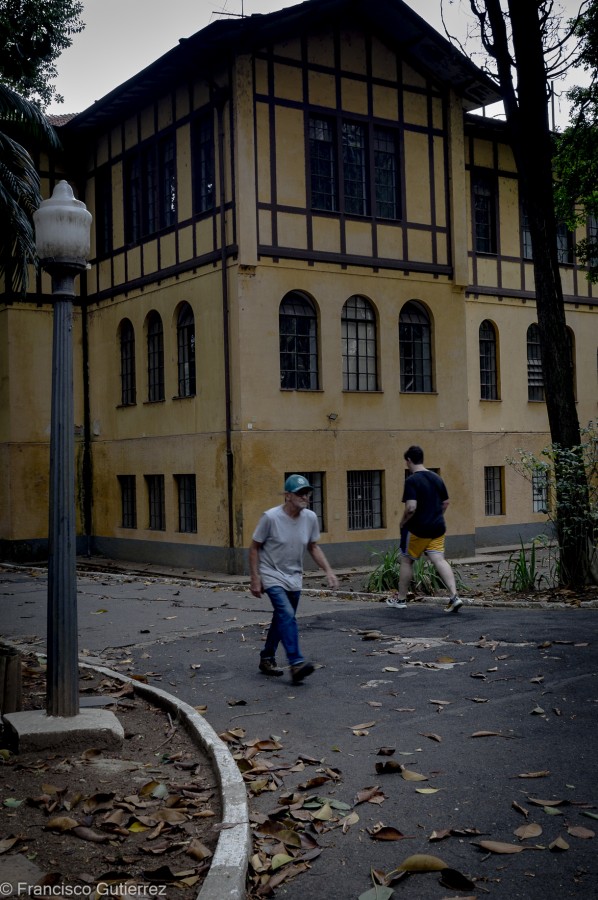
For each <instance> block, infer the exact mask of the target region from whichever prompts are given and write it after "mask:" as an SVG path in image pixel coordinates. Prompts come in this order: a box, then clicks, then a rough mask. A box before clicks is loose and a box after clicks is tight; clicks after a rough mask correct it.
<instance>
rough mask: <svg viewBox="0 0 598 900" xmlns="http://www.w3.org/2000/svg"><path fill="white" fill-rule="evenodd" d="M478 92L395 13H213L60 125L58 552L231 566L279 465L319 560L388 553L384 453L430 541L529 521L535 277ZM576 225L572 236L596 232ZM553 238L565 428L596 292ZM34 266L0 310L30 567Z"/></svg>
mask: <svg viewBox="0 0 598 900" xmlns="http://www.w3.org/2000/svg"><path fill="white" fill-rule="evenodd" d="M498 99H499V95H498V91H497V88H496V85H494V84H493V83H492V82H491V81H490V80H489V79H488V78H487V77H486V76H484V75H483V74H482V73H481V72H480V71H479V70H478V69H477V68H476V67H475V66H474V65H473V64H472V63H471V62H470V60H469V59H467V58H466V57H464V56H463V55H462V54H460V53H459V52H458V51H457V50H456V49H454V48H453V47H451V46H450V45H449V44H448V43H447V42H446V41H445V39H444V38H443V37H441V36H440V35H438V34H437V33H436V32H435V31H434V30H433V29H431V28H430V26H429V25H428V24H427V23H426V22H424V21H423V20H422V19H421V18H420V17H418V16H417V15H416V14H415V13H414V12H413V11H412V10H410V8H409V7H408V6H407V5H406V4H404V3H402V2H400V0H377V2H376V3H371V2H369V3H366V2H361V0H354V2H348V0H309V2H306V3H302V4H300V5H298V6H296V7H291V8H288V9H285V10H282V11H281V12H278V13H272V14H269V15H255V16H250V17H248V18H245V19H238V20H230V21H229V20H222V21H217V22H215V23H213V24H212V25H210V26H208V27H207V28H205V29H204V30H202V31H201V32H198V33H197V34H195V35H193V36H192V37H190V38H189V39H187V40H184V41H181V42H180V44H179V45H178V46H177V47H175V48H174V49H173V50H172V51H170V52H169V53H168V54H166V55H165V56H164V57H162V58H161V59H159V60H157V61H156V62H155V63H154V64H153V65H151V66H149V67H148V68H147V69H145V70H144V71H143V72H141V73H139V74H138V75H137V76H135V77H134V78H132V79H130V81H128V82H126V83H125V84H123V85H121V86H120V87H119V88H117V89H116V90H114V91H112V92H111V93H110V94H108V95H107V96H106V97H104V98H103V99H101V100H100V101H98V102H96V103H95V104H94V105H93V106H92V107H90V108H89V109H87V110H85V111H84V112H82V113H80V114H79V115H77V116H75V117H74V118H72V119H70V120H69V121H68V122H67V123H66V124H64V125H62V126H61V127H60V128H59V132H60V135H61V138H62V140H63V143H64V146H65V148H66V154H65V156H64V157H63V158H61V159H60V160H55V161H50V162H48V161H44V160H40V169H41V173H42V177H43V183H44V196H45V197H47V196H49V194H50V193H51V190H52V188H53V186H54V184H55V183H56V182H57V181H58V180H60V179H61V178H63V177H65V178H67V179H68V180H69V182H70V183H71V184H72V186H73V188H74V189H75V192H76V195H77V196H78V197H79V198H80V199H82V200H84V201H85V203H86V204H87V207H88V209H89V210H90V212H91V213H92V215H93V228H92V247H93V251H92V253H93V258H92V260H91V268H90V270H89V271H88V272H87V273H86V275H85V276H84V277H82V278H81V281H80V289H81V304H80V305H79V306H78V308H77V312H76V316H75V328H74V335H73V340H74V346H75V372H76V385H75V394H76V396H75V418H76V453H77V494H76V496H77V504H78V519H79V521H78V534H79V550H80V552H84V551H90V552H92V553H102V554H105V555H107V556H112V557H119V558H123V559H130V560H137V561H145V562H147V561H151V562H158V563H163V564H169V565H182V566H188V567H194V568H195V569H199V570H202V569H203V570H216V571H231V572H232V571H243V570H244V568H245V567H246V548H247V546H248V544H249V543H250V541H251V535H252V532H253V528H254V527H255V524H256V522H257V520H258V517H259V515H260V513H261V512H262V510H263V509H265V508H267V507H269V506H273V505H275V504H276V503H277V502H281V500H282V486H283V483H284V479H285V476H286V475H287V474H288V473H291V472H302V473H306V474H308V475H309V477H310V479H311V481H312V483H313V484H314V486H315V488H316V490H315V493H314V499H313V504H314V509H315V510H316V512H317V513H318V516H319V518H320V525H321V529H322V539H321V543H322V544H323V546H324V547H325V550H326V554H327V556H328V558H329V559H330V561H331V563H332V564H333V565H335V566H342V565H365V564H367V563H369V562H370V561H371V553H372V549H374V548H377V549H381V548H385V547H387V546H390V545H392V544H395V543H396V542H397V540H398V532H399V527H398V526H399V520H400V517H401V512H402V504H401V497H402V485H403V480H404V476H405V465H404V461H403V453H404V451H405V449H406V448H407V447H408V446H409V445H410V444H413V443H416V444H421V446H422V447H423V448H424V451H425V463H426V465H427V466H429V467H430V468H434V469H437V470H438V471H439V472H440V473H441V474H442V476H443V477H444V479H445V481H446V483H447V487H448V490H449V494H450V496H451V506H450V509H449V513H448V529H449V531H448V537H447V552H448V554H449V556H450V555H453V556H459V555H466V554H472V553H473V552H474V550H475V548H476V547H479V546H487V545H491V544H504V543H514V542H517V541H518V540H519V537H520V536H522V537H524V538H529V537H530V536H532V535H535V534H537V533H539V532H541V531H542V530H543V529H544V528H545V524H546V515H545V514H544V512H543V509H544V507H545V503H546V498H545V496H544V495H543V486H542V485H541V484H535V485H530V484H528V483H527V482H526V481H525V480H524V479H523V478H522V477H521V476H520V475H518V474H517V473H516V472H515V471H514V469H513V468H512V467H511V466H509V465H508V463H507V461H506V460H507V457H509V456H511V455H514V454H515V453H516V450H517V448H519V447H524V448H526V449H529V450H532V451H535V452H538V451H540V450H541V449H542V448H543V447H544V446H546V445H547V444H548V443H549V440H550V437H549V433H548V420H547V414H546V406H545V403H544V402H543V383H542V368H541V363H540V362H539V350H538V335H537V316H536V308H535V298H534V283H533V265H532V260H531V250H530V241H529V233H528V231H527V225H526V217H525V211H524V210H523V209H522V208H521V204H520V199H519V192H518V181H517V172H516V168H515V164H514V160H513V156H512V153H511V150H510V148H509V146H508V143H507V141H506V135H505V130H504V125H503V124H502V123H501V122H499V121H496V120H494V119H490V118H485V117H484V115H483V107H484V106H486V105H488V104H491V103H493V102H495V101H496V100H498ZM589 227H592V225H591V224H590V226H589ZM582 236H583V235H580V234H578V235H577V236H574V235H570V234H568V233H567V232H566V231H564V232H563V231H561V232H560V233H559V240H560V247H559V257H560V262H561V275H562V278H563V288H564V294H565V303H566V318H567V324H568V327H569V333H570V338H571V350H572V354H573V360H574V365H575V372H576V389H577V401H578V415H579V419H580V422H581V424H582V425H583V424H585V423H587V422H588V421H589V420H590V419H592V418H593V417H594V416H595V413H596V379H597V373H596V348H597V343H598V341H597V326H596V323H597V321H598V320H597V319H596V315H597V306H596V288H592V287H591V286H590V285H589V284H588V282H587V280H586V278H585V274H584V271H583V270H581V269H579V268H578V267H577V265H576V263H575V259H574V257H573V253H572V246H573V240H574V239H575V237H577V238H579V237H582ZM49 294H50V285H49V279H48V276H46V275H43V276H41V277H40V278H39V279H38V281H37V283H35V282H34V283H33V284H32V286H31V288H30V294H29V295H28V298H27V301H26V302H17V301H14V300H12V299H11V298H5V299H6V300H7V301H8V302H6V303H5V304H3V305H2V306H1V307H0V347H1V355H0V550H1V552H2V556H3V558H5V559H27V558H35V557H43V556H44V554H45V553H47V528H48V526H47V505H48V468H49V459H48V446H49V443H48V441H49V423H50V370H51V343H52V341H51V329H52V309H51V306H50V304H49V302H48V301H49Z"/></svg>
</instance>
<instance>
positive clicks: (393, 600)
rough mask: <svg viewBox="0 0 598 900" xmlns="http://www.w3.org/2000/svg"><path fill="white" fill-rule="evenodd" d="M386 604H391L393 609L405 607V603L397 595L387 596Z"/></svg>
mask: <svg viewBox="0 0 598 900" xmlns="http://www.w3.org/2000/svg"><path fill="white" fill-rule="evenodd" d="M386 605H387V606H392V607H393V608H394V609H407V604H406V603H405V601H404V600H399V598H398V597H387V598H386Z"/></svg>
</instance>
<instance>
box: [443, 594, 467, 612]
mask: <svg viewBox="0 0 598 900" xmlns="http://www.w3.org/2000/svg"><path fill="white" fill-rule="evenodd" d="M462 606H463V601H462V600H461V598H460V597H457V595H456V594H455V596H454V597H451V599H450V600H449V602H448V603H447V605H446V606H445V607H444V611H445V612H446V613H457V612H459V610H460V609H461V607H462Z"/></svg>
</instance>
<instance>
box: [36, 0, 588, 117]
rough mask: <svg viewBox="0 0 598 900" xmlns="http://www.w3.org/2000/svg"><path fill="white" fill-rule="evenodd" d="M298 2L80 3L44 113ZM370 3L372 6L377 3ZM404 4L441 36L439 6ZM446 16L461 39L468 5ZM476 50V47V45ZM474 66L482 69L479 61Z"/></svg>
mask: <svg viewBox="0 0 598 900" xmlns="http://www.w3.org/2000/svg"><path fill="white" fill-rule="evenodd" d="M297 2H298V0H84V2H83V14H82V19H83V22H85V29H84V30H83V31H82V32H81V33H80V34H77V35H75V36H74V39H73V43H72V46H71V47H69V49H68V50H66V51H65V52H64V53H63V54H62V55H61V56H60V58H59V59H58V61H57V69H58V78H57V80H56V82H55V84H56V87H57V89H58V92H59V93H60V94H62V95H63V97H64V103H61V104H56V103H54V104H52V105H51V106H50V107H48V110H47V112H49V113H75V112H81V110H83V109H86V108H87V107H88V106H91V104H92V103H93V102H94V101H95V100H99V99H100V98H101V97H103V96H104V95H105V94H107V93H108V92H109V91H111V90H112V89H113V88H115V87H118V85H119V84H122V83H123V82H124V81H126V80H127V79H128V78H131V77H132V76H133V75H135V74H136V73H137V72H140V71H141V70H142V69H143V68H145V66H148V65H149V64H150V63H152V62H154V60H156V59H158V58H159V57H160V56H162V55H163V54H164V53H167V52H168V50H171V49H172V48H173V47H174V46H176V44H177V43H178V40H179V38H182V37H189V36H190V35H192V34H195V32H196V31H199V30H200V29H202V28H205V26H206V25H209V24H210V22H213V21H215V20H216V19H219V18H222V13H225V14H229V15H232V14H240V13H241V12H243V13H244V14H245V15H251V14H252V13H267V12H273V11H274V10H277V9H284V8H285V7H287V6H294V5H295V4H296V3H297ZM371 2H373V3H375V2H376V0H371ZM406 2H407V3H408V5H409V6H411V8H412V9H414V10H415V11H416V12H417V13H419V15H421V16H422V17H423V18H425V19H426V21H427V22H429V24H430V25H432V26H433V27H434V28H436V29H437V30H438V31H439V32H440V33H441V34H444V29H443V26H442V21H441V17H440V6H441V2H440V0H406ZM560 2H561V4H562V5H563V7H564V8H565V10H566V14H567V15H571V16H572V15H574V14H575V13H576V12H577V10H578V9H579V5H580V0H560ZM445 11H446V14H447V23H448V25H449V28H450V30H451V32H454V33H455V34H459V36H460V38H461V39H464V36H465V33H466V31H467V24H468V23H470V24H471V22H472V19H471V12H470V11H469V0H445ZM471 46H472V47H473V44H472V45H471ZM475 46H476V47H477V46H479V45H478V44H477V43H476V45H475ZM474 61H476V60H475V59H474ZM477 62H479V63H481V59H480V60H477ZM579 77H580V76H579ZM579 77H578V78H577V80H578V81H579ZM556 107H557V108H556V118H557V123H558V124H561V125H563V124H565V123H564V118H566V104H565V103H560V102H559V101H557V103H556ZM559 110H560V115H559Z"/></svg>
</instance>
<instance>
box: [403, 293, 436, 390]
mask: <svg viewBox="0 0 598 900" xmlns="http://www.w3.org/2000/svg"><path fill="white" fill-rule="evenodd" d="M399 355H400V359H401V390H402V391H404V392H405V393H413V394H425V393H429V392H430V391H432V389H433V387H432V341H431V328H430V317H429V316H428V313H427V312H426V310H425V309H424V307H423V306H422V304H421V303H418V302H417V300H410V301H409V302H408V303H406V304H405V306H404V307H403V309H402V310H401V313H400V315H399Z"/></svg>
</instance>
